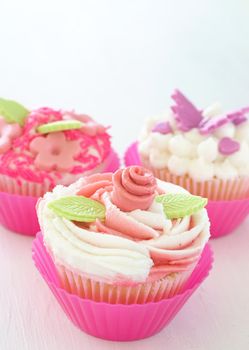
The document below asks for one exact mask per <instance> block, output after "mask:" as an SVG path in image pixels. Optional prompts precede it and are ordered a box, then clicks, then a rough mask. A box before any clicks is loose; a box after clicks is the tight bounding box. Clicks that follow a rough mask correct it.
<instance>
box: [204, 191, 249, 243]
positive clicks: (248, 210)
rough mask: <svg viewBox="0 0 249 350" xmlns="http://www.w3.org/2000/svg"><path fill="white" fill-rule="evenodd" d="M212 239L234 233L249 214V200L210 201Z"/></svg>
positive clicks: (208, 208) (209, 214) (209, 213)
mask: <svg viewBox="0 0 249 350" xmlns="http://www.w3.org/2000/svg"><path fill="white" fill-rule="evenodd" d="M207 211H208V216H209V219H210V223H211V226H210V232H211V237H212V238H218V237H222V236H224V235H227V234H229V233H231V232H233V231H234V230H235V229H236V228H237V227H238V226H239V225H240V224H241V223H242V222H243V221H244V220H245V219H246V217H247V215H248V214H249V198H246V199H239V200H232V201H208V205H207Z"/></svg>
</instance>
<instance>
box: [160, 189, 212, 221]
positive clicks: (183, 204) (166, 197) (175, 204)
mask: <svg viewBox="0 0 249 350" xmlns="http://www.w3.org/2000/svg"><path fill="white" fill-rule="evenodd" d="M156 201H157V202H158V203H161V204H162V205H163V209H164V213H165V215H166V216H167V218H169V219H178V218H183V217H184V216H189V215H192V214H194V213H196V212H197V211H199V210H200V209H202V208H204V207H205V205H206V204H207V198H203V197H199V196H193V195H191V194H185V193H169V194H163V195H160V196H157V197H156Z"/></svg>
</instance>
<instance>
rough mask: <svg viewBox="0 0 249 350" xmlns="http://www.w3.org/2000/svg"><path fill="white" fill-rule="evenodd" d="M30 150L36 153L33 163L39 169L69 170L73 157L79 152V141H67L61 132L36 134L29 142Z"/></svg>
mask: <svg viewBox="0 0 249 350" xmlns="http://www.w3.org/2000/svg"><path fill="white" fill-rule="evenodd" d="M30 150H31V152H33V153H35V154H36V158H35V162H34V164H35V165H36V166H37V168H39V169H41V170H48V171H49V170H52V169H54V170H58V171H70V170H71V169H72V168H73V166H74V164H75V160H74V158H75V157H76V156H77V155H78V154H79V152H80V144H79V141H69V140H67V139H66V137H65V134H64V133H63V132H56V133H51V134H48V135H47V136H45V137H44V136H38V137H36V138H35V139H33V140H32V141H31V143H30Z"/></svg>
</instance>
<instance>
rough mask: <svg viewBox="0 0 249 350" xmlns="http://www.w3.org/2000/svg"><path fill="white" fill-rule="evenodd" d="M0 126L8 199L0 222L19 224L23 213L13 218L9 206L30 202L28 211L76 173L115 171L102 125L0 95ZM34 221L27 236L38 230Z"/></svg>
mask: <svg viewBox="0 0 249 350" xmlns="http://www.w3.org/2000/svg"><path fill="white" fill-rule="evenodd" d="M0 129H1V139H0V191H1V194H2V196H3V198H4V199H6V200H7V201H8V203H5V204H7V207H6V205H4V204H2V206H1V213H0V219H2V220H1V221H2V222H3V223H4V221H6V220H8V221H10V222H12V221H16V224H18V225H19V226H20V225H21V221H22V223H23V224H24V225H25V223H26V220H27V214H28V211H23V210H24V209H25V208H23V210H22V214H21V215H19V218H18V217H17V218H16V219H15V218H14V219H13V217H12V216H13V215H14V214H15V212H16V211H17V213H18V214H20V213H19V210H18V209H17V208H15V209H14V207H13V206H14V205H15V204H16V205H18V206H19V207H23V206H24V207H25V206H26V205H28V204H27V203H26V202H27V201H29V202H32V204H31V203H30V205H31V206H32V212H33V214H34V213H35V208H34V202H36V201H37V198H38V197H39V196H42V195H44V193H45V192H47V191H50V190H51V189H52V188H53V187H54V186H56V185H57V184H64V185H69V184H71V183H72V182H74V181H76V180H77V179H78V178H80V177H81V176H82V175H85V174H87V175H89V174H93V173H96V172H98V173H99V172H102V171H108V170H110V171H112V170H116V169H117V168H118V165H119V164H118V159H117V156H116V154H114V153H113V151H112V149H111V143H110V135H109V134H108V133H107V128H106V127H104V126H102V125H100V124H98V123H97V122H95V121H94V120H93V119H92V118H90V117H89V116H87V115H83V114H76V113H75V112H73V111H62V110H53V109H51V108H40V109H37V110H33V111H28V110H27V109H26V108H25V107H23V106H21V105H20V104H18V103H17V102H14V101H9V100H4V99H0ZM10 195H13V196H12V197H11V196H10ZM20 197H21V198H20ZM30 198H32V199H30ZM2 201H3V200H2ZM17 203H18V204H17ZM25 203H26V204H25ZM3 207H4V208H3ZM29 210H31V208H29ZM12 219H13V220H12ZM34 220H35V222H36V224H35V228H34V229H32V228H31V231H33V232H32V233H33V234H35V233H36V232H37V228H38V223H37V219H36V217H35V218H34ZM27 224H29V226H30V223H27ZM5 225H6V226H7V227H9V228H10V229H13V230H14V231H17V232H18V231H19V232H22V231H23V233H25V231H29V229H28V228H27V227H25V228H21V227H17V228H15V225H14V227H13V225H12V224H11V226H9V224H8V223H7V222H6V223H5ZM21 226H22V225H21ZM35 230H36V232H35Z"/></svg>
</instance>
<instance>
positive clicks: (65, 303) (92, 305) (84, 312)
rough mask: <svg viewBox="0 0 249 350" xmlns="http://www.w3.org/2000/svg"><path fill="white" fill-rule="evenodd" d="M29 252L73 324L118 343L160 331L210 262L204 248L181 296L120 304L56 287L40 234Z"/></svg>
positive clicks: (210, 256) (53, 269)
mask: <svg viewBox="0 0 249 350" xmlns="http://www.w3.org/2000/svg"><path fill="white" fill-rule="evenodd" d="M32 253H33V260H34V263H35V265H36V267H37V269H38V271H39V272H40V274H41V275H42V277H43V279H44V280H45V282H46V283H47V284H48V286H49V288H50V289H51V291H52V292H53V294H54V296H55V298H56V299H57V301H58V302H59V304H60V305H61V307H62V309H63V310H64V312H65V313H66V315H67V317H68V318H69V319H70V320H71V321H72V322H73V323H74V325H75V326H76V327H78V328H80V329H81V330H82V331H84V332H86V333H88V334H91V335H93V336H95V337H98V338H103V339H107V340H118V341H130V340H137V339H142V338H147V337H150V336H152V335H154V334H156V333H158V332H159V331H160V330H162V329H163V328H164V327H165V326H166V325H167V324H168V323H169V322H170V321H171V320H172V319H173V318H174V317H175V315H176V314H177V313H178V312H179V311H180V309H181V308H182V307H183V305H184V304H185V302H186V301H187V300H188V299H189V297H190V296H191V295H192V294H193V293H194V291H195V290H196V289H197V288H198V287H199V286H200V284H201V283H202V282H203V281H204V279H205V278H206V277H207V276H208V274H209V272H210V270H211V268H212V263H213V254H212V251H211V248H210V247H209V246H208V245H206V247H205V249H204V250H203V253H202V256H201V258H200V260H199V263H198V264H197V266H196V268H195V269H194V271H193V273H192V275H191V276H190V278H189V279H188V281H187V283H186V285H185V288H184V291H183V292H182V293H180V294H177V295H176V296H174V297H172V298H169V299H164V300H161V301H158V302H149V303H145V304H132V305H123V304H109V303H104V302H96V301H92V300H89V299H83V298H80V297H78V296H77V295H74V294H70V293H68V292H67V291H65V290H64V289H62V288H60V284H59V283H60V282H59V278H58V275H57V272H56V268H55V266H54V264H53V261H52V259H51V257H50V256H49V255H48V253H47V251H46V249H45V247H44V245H43V240H42V234H41V232H39V233H38V234H37V236H36V239H35V240H34V242H33V247H32ZM145 320H146V322H145Z"/></svg>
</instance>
